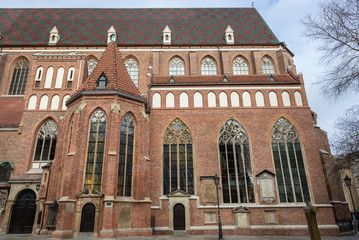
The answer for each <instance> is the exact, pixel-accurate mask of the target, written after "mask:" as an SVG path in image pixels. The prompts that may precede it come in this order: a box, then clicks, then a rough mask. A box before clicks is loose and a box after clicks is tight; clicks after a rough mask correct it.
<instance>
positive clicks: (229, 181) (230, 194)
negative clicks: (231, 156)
mask: <svg viewBox="0 0 359 240" xmlns="http://www.w3.org/2000/svg"><path fill="white" fill-rule="evenodd" d="M227 144H228V143H226V144H225V150H226V164H227V179H228V191H229V202H230V203H232V192H231V178H230V175H229V165H228V152H227Z"/></svg>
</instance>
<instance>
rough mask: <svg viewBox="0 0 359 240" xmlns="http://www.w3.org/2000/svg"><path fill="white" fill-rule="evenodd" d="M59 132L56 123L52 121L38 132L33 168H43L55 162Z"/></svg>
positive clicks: (47, 122)
mask: <svg viewBox="0 0 359 240" xmlns="http://www.w3.org/2000/svg"><path fill="white" fill-rule="evenodd" d="M57 131H58V129H57V124H56V122H55V121H54V120H52V119H50V120H48V121H46V122H45V123H44V124H43V125H42V126H41V128H40V129H39V131H38V132H37V140H36V146H35V153H34V162H33V168H41V166H44V165H45V164H47V163H48V162H51V161H52V160H54V158H55V149H56V142H57Z"/></svg>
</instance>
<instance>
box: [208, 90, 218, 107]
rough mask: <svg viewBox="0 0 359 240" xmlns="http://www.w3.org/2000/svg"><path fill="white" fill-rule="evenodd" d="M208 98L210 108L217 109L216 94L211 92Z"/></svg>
mask: <svg viewBox="0 0 359 240" xmlns="http://www.w3.org/2000/svg"><path fill="white" fill-rule="evenodd" d="M207 97H208V107H216V94H215V93H214V92H209V93H208V95H207Z"/></svg>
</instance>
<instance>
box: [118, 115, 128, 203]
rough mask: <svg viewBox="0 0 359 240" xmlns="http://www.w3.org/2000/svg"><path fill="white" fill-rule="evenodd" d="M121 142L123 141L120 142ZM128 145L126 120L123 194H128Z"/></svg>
mask: <svg viewBox="0 0 359 240" xmlns="http://www.w3.org/2000/svg"><path fill="white" fill-rule="evenodd" d="M120 144H121V143H120ZM127 147H128V123H127V122H126V145H125V166H124V167H123V187H122V196H125V195H126V191H125V189H126V180H127V176H126V173H127Z"/></svg>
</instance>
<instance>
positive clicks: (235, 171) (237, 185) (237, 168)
mask: <svg viewBox="0 0 359 240" xmlns="http://www.w3.org/2000/svg"><path fill="white" fill-rule="evenodd" d="M232 148H233V161H234V174H235V176H236V188H237V199H238V202H239V203H240V202H241V196H240V192H239V179H238V170H239V166H237V156H236V144H235V141H234V140H232Z"/></svg>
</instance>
